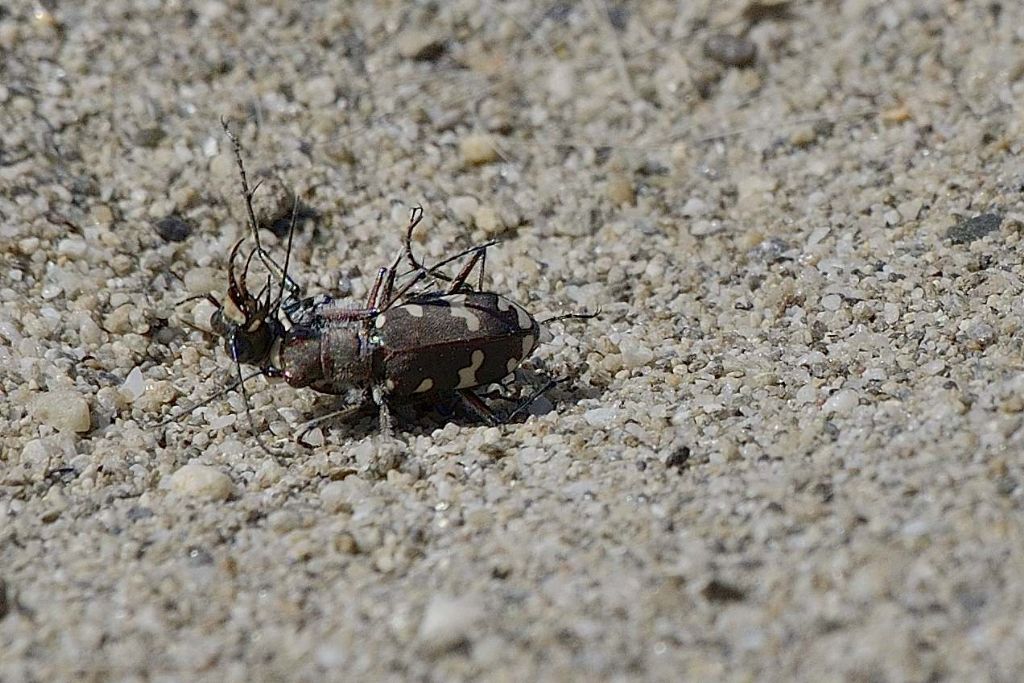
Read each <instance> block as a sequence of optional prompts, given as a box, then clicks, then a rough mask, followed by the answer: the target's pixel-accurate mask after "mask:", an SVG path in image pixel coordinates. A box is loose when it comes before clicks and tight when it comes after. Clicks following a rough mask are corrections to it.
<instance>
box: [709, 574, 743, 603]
mask: <svg viewBox="0 0 1024 683" xmlns="http://www.w3.org/2000/svg"><path fill="white" fill-rule="evenodd" d="M700 594H701V595H703V596H704V599H705V600H707V601H708V602H739V601H740V600H742V599H743V598H745V597H747V594H746V593H745V592H744V591H743V589H742V588H739V587H737V586H734V585H732V584H729V583H725V582H724V581H719V580H718V579H711V580H710V581H708V585H706V586H704V589H703V590H702V591H701V592H700Z"/></svg>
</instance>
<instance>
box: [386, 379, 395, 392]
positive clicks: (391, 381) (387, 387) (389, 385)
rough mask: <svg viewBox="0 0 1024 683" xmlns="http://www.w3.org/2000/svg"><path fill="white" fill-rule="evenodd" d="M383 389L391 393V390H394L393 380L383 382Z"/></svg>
mask: <svg viewBox="0 0 1024 683" xmlns="http://www.w3.org/2000/svg"><path fill="white" fill-rule="evenodd" d="M384 388H386V389H387V390H388V391H391V390H392V389H394V388H395V380H393V379H389V380H388V381H386V382H384Z"/></svg>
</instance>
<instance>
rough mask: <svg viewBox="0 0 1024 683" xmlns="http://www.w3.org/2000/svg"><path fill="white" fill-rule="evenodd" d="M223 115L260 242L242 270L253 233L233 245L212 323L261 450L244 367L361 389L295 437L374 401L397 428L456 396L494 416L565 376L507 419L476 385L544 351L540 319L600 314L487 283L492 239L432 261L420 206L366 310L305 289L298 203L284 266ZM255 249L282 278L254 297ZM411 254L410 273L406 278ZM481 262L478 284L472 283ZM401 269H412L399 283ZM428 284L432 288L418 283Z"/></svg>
mask: <svg viewBox="0 0 1024 683" xmlns="http://www.w3.org/2000/svg"><path fill="white" fill-rule="evenodd" d="M222 124H223V125H224V130H225V132H226V133H227V135H228V137H229V138H230V139H231V142H232V145H233V148H234V153H235V159H236V162H237V165H238V170H239V175H240V176H241V183H242V195H243V197H244V200H245V205H246V212H247V217H248V224H249V230H250V233H251V235H252V240H253V242H254V243H255V246H254V247H253V248H252V249H251V250H250V251H249V254H248V256H247V257H246V258H245V262H244V266H243V268H242V270H241V272H240V273H239V274H237V275H236V271H235V266H236V261H237V259H238V256H239V251H240V248H241V245H242V242H243V241H244V238H243V240H239V241H238V242H237V243H236V244H235V245H234V247H233V248H232V250H231V253H230V255H229V258H228V267H227V271H228V273H227V274H228V289H227V299H228V302H230V306H229V305H227V304H226V303H225V304H222V303H221V302H220V301H218V300H217V299H216V298H215V297H213V296H212V295H207V296H206V298H207V299H208V300H209V301H210V302H211V303H212V304H213V306H214V307H215V310H214V312H213V314H212V315H211V318H210V321H209V324H210V329H211V330H212V331H213V332H214V333H215V334H216V335H218V336H219V337H221V338H222V339H223V343H224V348H225V351H226V352H227V354H228V356H230V358H231V360H232V361H233V362H234V364H235V368H236V371H237V382H236V384H237V385H239V386H241V389H242V393H243V398H244V399H245V404H246V412H247V414H248V417H249V422H250V427H251V428H252V430H253V433H254V435H255V436H256V439H257V441H258V442H259V444H260V447H261V448H263V449H264V450H265V451H267V452H268V453H270V452H271V451H270V449H269V448H268V447H267V446H266V445H265V444H264V443H263V441H262V439H260V435H259V432H258V430H257V429H256V427H255V422H254V420H253V418H252V413H251V410H250V408H249V401H248V395H247V394H246V392H245V381H246V380H247V379H249V377H243V373H242V366H243V365H250V366H256V367H257V368H259V372H257V373H254V375H253V376H255V375H256V374H263V375H265V376H267V377H271V378H282V379H284V380H285V381H286V382H287V383H288V384H290V385H291V386H293V387H297V388H301V387H309V388H311V389H313V390H314V391H318V392H321V393H326V394H350V393H352V392H354V393H355V394H357V396H358V400H357V401H356V402H355V403H354V405H351V406H349V407H346V408H344V409H342V410H340V411H336V412H333V413H330V414H328V415H324V416H322V417H320V418H317V419H315V420H313V421H311V422H308V423H307V424H306V427H305V429H304V430H303V431H302V433H301V434H300V435H299V437H298V440H299V441H300V442H301V441H302V436H304V435H305V434H306V433H308V432H309V431H310V430H311V429H312V428H313V426H314V425H315V424H317V423H319V422H321V421H323V420H326V419H330V418H339V417H349V416H351V415H353V414H355V413H357V412H359V411H362V410H365V409H367V408H376V410H377V411H378V416H379V420H380V426H381V430H382V431H384V432H385V433H390V432H391V417H390V415H391V410H390V408H391V406H392V405H396V404H403V403H427V404H431V405H434V406H441V405H452V403H453V402H454V404H455V405H456V406H461V407H462V408H463V409H465V410H466V411H467V412H468V413H470V414H471V415H473V416H475V417H477V418H478V419H480V420H481V421H482V422H484V423H486V424H488V425H497V424H500V423H502V422H503V421H507V420H509V419H511V418H512V417H514V416H515V415H516V414H518V413H519V412H521V411H522V410H524V409H525V408H526V407H528V406H529V405H530V404H531V403H532V402H533V401H535V400H536V399H537V398H538V397H539V396H541V395H542V394H543V393H544V392H546V391H547V390H548V389H550V388H551V387H552V386H554V385H555V384H556V383H557V382H558V381H560V380H550V381H548V382H547V383H545V384H544V386H543V387H542V388H540V389H539V390H538V391H536V392H534V393H533V394H532V395H531V396H530V397H529V398H528V399H527V400H526V401H525V402H523V403H521V404H520V405H519V406H518V407H517V408H516V409H515V410H513V411H512V412H511V413H510V414H509V415H507V416H506V417H505V418H504V420H502V419H501V418H499V417H498V416H497V415H496V414H495V413H494V412H493V411H492V410H491V409H490V408H489V407H488V406H487V404H486V403H484V401H483V400H482V399H481V398H480V396H478V395H477V393H476V392H475V390H476V389H479V388H481V387H486V386H488V385H492V384H496V383H499V382H500V381H501V380H502V379H503V378H505V377H507V376H509V375H510V374H511V373H512V372H513V371H514V370H515V369H516V368H517V367H518V366H519V364H520V363H522V362H523V361H524V360H525V359H526V358H527V357H528V356H529V355H530V354H531V353H532V352H533V351H534V349H536V347H537V344H538V342H539V341H540V339H541V334H542V325H543V324H546V323H548V322H552V321H554V320H560V319H566V318H583V319H585V318H592V317H594V316H595V315H596V314H568V315H560V316H555V317H552V318H548V319H546V320H542V321H540V322H538V321H537V320H536V319H534V317H533V316H532V315H530V313H528V312H527V311H526V309H524V308H523V307H522V306H520V305H519V304H517V303H515V302H513V301H511V300H510V299H508V298H506V297H503V296H501V295H499V294H495V293H493V292H487V291H484V289H483V282H484V268H485V263H486V252H487V248H488V247H490V246H492V245H494V244H495V243H496V242H494V241H492V242H487V243H484V244H482V245H479V246H476V247H472V248H470V249H468V250H466V251H463V252H460V253H458V254H455V255H454V256H451V257H448V258H446V259H444V260H442V261H440V262H438V263H437V264H435V265H433V266H431V267H429V268H428V267H426V266H425V265H423V263H421V262H420V261H419V260H418V259H417V258H416V256H415V255H414V254H413V251H412V235H413V232H414V230H415V229H416V227H417V225H419V223H420V221H421V220H422V218H423V210H422V209H421V208H419V207H416V208H415V209H413V210H412V212H411V215H410V220H409V224H408V226H407V229H406V233H405V244H404V250H403V251H402V252H400V253H399V254H398V256H397V257H396V258H395V259H394V260H393V262H392V263H391V264H390V265H389V266H387V267H383V268H380V269H379V270H378V272H377V276H376V279H375V281H374V283H373V286H372V288H371V289H370V292H369V296H368V297H367V299H366V302H365V303H364V304H363V306H362V307H353V306H351V305H345V304H343V303H339V302H337V301H335V300H333V299H332V298H330V297H328V296H324V295H321V296H318V297H308V298H302V291H301V288H300V287H299V285H298V284H297V283H296V282H295V281H294V280H293V279H292V278H291V277H289V276H288V273H287V270H288V262H289V258H290V255H291V247H292V238H293V236H294V231H295V211H294V210H293V214H292V222H291V226H290V227H289V235H288V246H287V252H286V255H285V261H284V266H283V267H282V266H278V265H277V263H276V262H275V261H274V260H273V258H272V257H271V256H270V255H269V254H268V253H267V252H266V251H265V250H264V249H263V247H262V245H261V244H260V242H259V235H258V226H257V222H256V217H255V213H254V211H253V208H252V199H253V194H254V192H255V190H256V187H253V188H252V189H250V187H249V182H248V178H247V176H246V172H245V166H244V164H243V162H242V153H241V145H240V143H239V141H238V138H237V137H235V135H234V134H233V133H232V132H231V131H230V129H229V128H228V126H227V124H226V123H225V122H223V121H222ZM257 187H258V186H257ZM296 205H297V201H296ZM254 256H258V257H259V258H260V260H261V261H262V262H263V264H264V265H265V267H266V269H267V270H268V272H270V273H272V274H273V275H274V276H275V277H280V286H279V287H278V288H277V292H276V294H275V292H274V288H273V287H272V286H271V281H270V279H269V277H268V280H267V283H266V285H265V286H264V287H263V288H262V289H261V290H260V292H259V293H257V294H255V295H254V294H252V292H250V290H249V289H248V287H247V285H246V276H247V275H248V270H249V266H250V264H251V262H252V260H253V258H254ZM403 256H404V258H405V260H406V261H408V263H409V265H410V266H411V270H410V271H408V272H406V273H403V274H402V276H399V275H398V271H399V267H400V265H401V261H402V259H403ZM463 257H468V261H467V262H466V264H465V266H464V267H463V268H462V269H461V270H460V271H459V273H458V274H457V275H456V276H455V277H449V276H448V275H445V274H444V273H442V272H441V271H440V269H441V268H442V267H444V266H446V265H448V264H450V263H452V262H454V261H456V260H458V259H460V258H463ZM474 270H476V271H477V278H476V279H477V282H476V287H475V288H474V287H473V286H472V285H470V283H469V279H470V277H471V275H472V273H473V271H474ZM400 277H408V281H406V282H404V283H403V284H401V286H399V285H398V282H399V281H400V280H399V278H400ZM424 281H427V285H426V288H425V289H422V288H421V289H416V290H415V291H414V288H415V287H416V286H417V285H419V284H421V283H423V282H424Z"/></svg>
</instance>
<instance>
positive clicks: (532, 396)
mask: <svg viewBox="0 0 1024 683" xmlns="http://www.w3.org/2000/svg"><path fill="white" fill-rule="evenodd" d="M568 379H569V378H568V377H559V378H558V379H549V380H548V381H547V382H544V385H543V386H542V387H541V388H540V389H537V390H536V391H534V392H533V393H532V394H530V396H529V398H527V399H526V400H525V401H523V402H522V403H520V404H519V405H518V406H516V407H515V409H514V410H513V411H512V412H511V413H509V414H508V415H506V416H505V420H504V421H505V422H511V421H512V418H514V417H515V416H516V415H518V414H519V413H521V412H523V411H524V410H526V409H527V408H529V407H530V406H531V405H533V403H534V401H536V400H537V399H538V398H540V397H541V396H543V395H544V394H546V393H548V392H549V391H551V389H553V388H554V387H556V386H558V385H559V384H561V383H562V382H565V381H568Z"/></svg>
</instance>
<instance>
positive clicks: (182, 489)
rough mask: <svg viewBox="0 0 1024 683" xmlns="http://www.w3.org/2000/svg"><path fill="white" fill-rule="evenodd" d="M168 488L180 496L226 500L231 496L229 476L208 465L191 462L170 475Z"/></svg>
mask: <svg viewBox="0 0 1024 683" xmlns="http://www.w3.org/2000/svg"><path fill="white" fill-rule="evenodd" d="M169 488H170V490H171V491H173V492H174V493H177V494H178V495H180V496H184V497H188V498H201V499H205V500H226V499H227V498H229V497H230V496H231V492H232V484H231V478H230V477H229V476H228V475H226V474H224V473H223V472H221V471H220V470H218V469H217V468H216V467H211V466H209V465H198V464H191V465H185V466H184V467H181V468H179V469H178V470H177V471H176V472H175V473H174V474H172V475H171V477H170V487H169Z"/></svg>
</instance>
